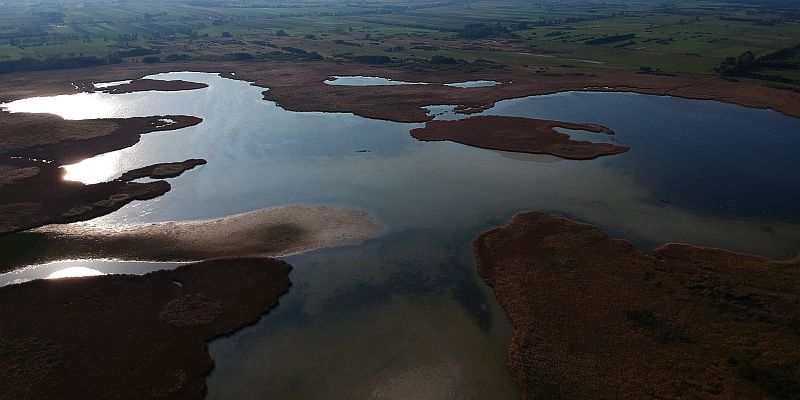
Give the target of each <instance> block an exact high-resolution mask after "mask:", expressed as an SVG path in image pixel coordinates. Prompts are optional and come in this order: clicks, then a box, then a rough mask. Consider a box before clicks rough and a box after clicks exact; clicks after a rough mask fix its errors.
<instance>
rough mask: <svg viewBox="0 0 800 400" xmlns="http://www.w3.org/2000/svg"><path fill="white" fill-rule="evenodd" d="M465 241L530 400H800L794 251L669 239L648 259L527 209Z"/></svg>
mask: <svg viewBox="0 0 800 400" xmlns="http://www.w3.org/2000/svg"><path fill="white" fill-rule="evenodd" d="M474 246H475V253H476V255H477V258H478V263H479V265H478V269H479V272H480V274H481V276H482V277H483V279H484V280H485V281H486V282H487V283H488V284H489V285H490V286H491V287H492V288H493V289H494V291H495V294H496V295H497V297H498V299H499V300H500V303H501V304H502V305H503V307H504V308H505V310H506V312H507V313H508V315H509V317H510V319H511V322H512V324H513V325H514V328H515V331H514V336H513V339H512V343H511V345H510V346H509V349H508V364H509V367H510V368H511V370H512V372H513V375H514V378H515V380H516V382H517V384H518V385H519V386H520V388H521V389H522V390H523V391H524V393H525V394H526V395H527V396H528V398H559V399H577V398H586V399H594V398H615V399H643V398H659V399H797V398H798V396H800V345H799V344H800V329H798V326H799V325H798V321H800V307H798V305H799V304H800V258H798V259H794V260H788V261H774V260H770V259H766V258H762V257H757V256H752V255H745V254H739V253H732V252H729V251H725V250H720V249H709V248H698V247H694V246H690V245H677V244H669V245H666V246H664V247H661V248H659V249H657V250H656V251H655V253H654V255H653V256H649V255H646V254H644V253H642V252H640V251H638V250H636V249H635V248H634V247H633V246H632V245H631V244H630V243H629V242H627V241H624V240H619V239H611V238H609V237H608V236H606V235H605V234H604V233H603V232H601V231H600V230H599V229H597V228H595V227H592V226H589V225H585V224H580V223H576V222H573V221H570V220H567V219H564V218H560V217H555V216H552V215H548V214H543V213H534V212H531V213H523V214H518V215H516V216H514V218H512V219H511V221H510V222H509V223H508V224H507V225H505V226H503V227H500V228H496V229H492V230H490V231H488V232H485V233H483V234H481V235H480V236H479V237H478V238H477V239H476V240H475V243H474Z"/></svg>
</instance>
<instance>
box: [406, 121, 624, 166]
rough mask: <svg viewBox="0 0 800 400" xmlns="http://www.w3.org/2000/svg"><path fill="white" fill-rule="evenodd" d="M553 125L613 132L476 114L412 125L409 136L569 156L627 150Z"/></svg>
mask: <svg viewBox="0 0 800 400" xmlns="http://www.w3.org/2000/svg"><path fill="white" fill-rule="evenodd" d="M554 128H565V129H574V130H583V131H588V132H593V133H598V134H607V135H613V134H614V132H613V131H612V130H611V129H608V128H606V127H603V126H599V125H593V124H577V123H573V122H562V121H550V120H543V119H532V118H520V117H501V116H478V117H470V118H466V119H462V120H455V121H429V122H427V123H425V127H424V128H416V129H412V130H411V136H413V137H415V138H416V139H419V140H422V141H441V140H449V141H451V142H456V143H461V144H465V145H468V146H474V147H481V148H484V149H493V150H503V151H512V152H518V153H532V154H549V155H553V156H556V157H561V158H567V159H572V160H588V159H593V158H597V157H600V156H606V155H612V154H619V153H624V152H626V151H628V150H629V148H628V147H627V146H621V145H618V144H612V143H592V142H588V141H578V140H572V139H570V137H569V135H568V134H565V133H561V132H558V131H556V130H555V129H554ZM600 138H601V137H600V136H599V135H598V139H600Z"/></svg>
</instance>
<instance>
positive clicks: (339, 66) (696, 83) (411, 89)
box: [0, 60, 800, 122]
mask: <svg viewBox="0 0 800 400" xmlns="http://www.w3.org/2000/svg"><path fill="white" fill-rule="evenodd" d="M181 70H191V71H201V72H219V71H227V72H225V73H223V74H222V75H223V76H225V77H227V78H232V79H240V80H244V81H248V82H253V83H254V84H255V85H258V86H261V87H265V88H267V87H268V88H269V90H268V91H265V92H264V98H265V99H267V100H271V101H275V102H277V103H278V105H280V106H281V107H283V108H286V109H288V110H292V111H328V112H351V113H354V114H356V115H360V116H363V117H367V118H378V119H385V120H391V121H399V122H424V121H428V120H430V119H431V117H430V116H428V115H427V111H426V110H425V108H424V107H425V106H428V105H432V104H452V105H457V106H458V108H457V110H459V111H461V112H477V111H481V110H484V109H486V108H489V107H491V106H492V105H494V103H495V102H497V101H500V100H504V99H511V98H519V97H525V96H531V95H540V94H549V93H557V92H563V91H570V90H578V91H602V92H637V93H644V94H654V95H670V96H677V97H685V98H692V99H706V100H718V101H723V102H727V103H733V104H739V105H743V106H746V107H755V108H772V109H775V110H776V111H778V112H781V113H784V114H787V115H792V116H800V93H795V92H792V91H787V90H781V89H776V88H771V87H766V86H761V85H757V84H753V83H747V82H731V81H727V80H724V79H720V78H717V77H708V76H694V75H681V76H667V75H654V74H637V73H633V72H629V71H619V70H612V69H597V68H592V69H582V68H574V67H551V68H550V69H549V72H548V73H547V74H536V73H533V72H531V71H529V70H528V69H525V68H524V67H520V66H503V65H499V64H494V63H471V64H458V65H455V66H450V65H447V66H441V65H436V64H430V63H405V64H398V63H393V64H390V65H381V66H376V65H367V64H360V63H356V62H338V61H272V60H267V61H258V62H231V61H228V62H207V61H194V62H188V63H168V64H131V65H115V66H105V67H94V68H84V69H78V70H68V71H48V72H26V73H12V74H6V75H4V76H3V81H2V82H0V100H2V101H10V100H16V99H21V98H25V97H31V96H41V95H52V94H64V93H74V92H76V91H81V90H88V88H89V87H90V85H89V84H88V82H97V81H117V80H125V79H135V78H139V77H143V76H146V75H149V74H154V73H159V72H168V71H181ZM232 73H235V74H232ZM333 75H338V76H348V75H363V76H380V77H385V78H391V79H395V80H402V81H408V82H421V81H423V82H431V83H435V84H433V85H399V86H362V87H352V86H336V85H327V84H325V83H324V81H325V80H326V79H328V78H329V77H330V76H333ZM469 80H493V81H498V82H501V83H502V84H501V85H497V86H492V87H480V88H466V89H465V88H456V87H450V86H445V85H443V84H444V83H450V82H459V81H469ZM73 82H75V83H76V84H75V85H73V84H72V83H73Z"/></svg>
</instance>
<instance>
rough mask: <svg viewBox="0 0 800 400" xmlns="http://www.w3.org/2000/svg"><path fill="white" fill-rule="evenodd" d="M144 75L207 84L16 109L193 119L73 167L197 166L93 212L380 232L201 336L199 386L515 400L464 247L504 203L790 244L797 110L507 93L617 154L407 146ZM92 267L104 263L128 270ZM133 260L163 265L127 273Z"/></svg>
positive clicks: (498, 320)
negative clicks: (605, 132)
mask: <svg viewBox="0 0 800 400" xmlns="http://www.w3.org/2000/svg"><path fill="white" fill-rule="evenodd" d="M155 77H156V78H159V77H161V78H164V77H169V78H171V79H186V80H190V81H197V82H205V83H208V84H209V85H210V87H208V88H206V89H201V90H197V91H191V92H174V93H157V92H156V93H154V92H150V93H134V94H125V95H105V94H91V95H81V97H74V96H73V97H65V98H56V99H52V98H51V99H40V100H30V101H28V102H27V103H24V102H22V103H16V104H13V105H12V109H16V110H30V111H47V110H49V111H58V112H63V113H66V114H68V115H71V116H73V117H76V118H77V117H79V118H88V117H102V116H134V115H152V114H190V115H197V116H201V117H203V118H204V122H203V123H202V124H200V125H198V126H196V127H191V128H186V129H183V130H180V131H174V132H163V133H152V134H147V135H145V136H143V137H142V141H141V142H140V143H139V144H137V145H136V146H133V147H131V148H128V149H124V150H121V151H117V152H112V153H108V154H105V155H101V156H98V157H95V158H93V159H89V160H86V161H84V162H82V163H79V164H77V165H74V166H70V167H69V173H70V176H71V177H72V178H73V179H80V180H83V181H86V182H92V181H102V180H106V179H110V178H113V177H115V176H117V175H119V174H120V173H121V172H123V171H125V170H128V169H131V168H136V167H142V166H145V165H148V164H152V163H156V162H167V161H180V160H184V159H187V158H205V159H207V160H208V164H207V165H205V166H202V167H199V168H196V169H194V170H191V171H188V172H187V173H185V174H184V175H182V176H181V177H178V178H176V179H173V180H171V183H172V185H173V190H172V191H171V192H169V193H168V194H167V195H165V196H163V197H161V198H158V199H155V200H151V201H147V202H137V203H134V204H131V205H128V206H126V207H124V208H123V209H121V210H119V211H118V212H116V213H113V214H111V215H108V216H106V217H102V218H99V219H96V220H93V221H91V222H89V223H90V224H101V225H109V226H114V225H119V224H127V223H139V222H152V221H165V220H176V219H179V220H182V219H199V218H211V217H219V216H224V215H230V214H233V213H238V212H243V211H249V210H253V209H258V208H263V207H269V206H274V205H280V204H291V203H295V204H296V203H301V204H322V203H324V204H331V205H341V206H353V207H358V208H361V209H364V210H367V211H369V212H371V213H372V214H373V215H375V216H376V217H377V218H378V219H379V220H380V222H381V223H382V224H383V225H385V226H386V227H387V231H386V233H385V234H384V235H383V236H381V237H379V238H376V239H373V240H370V241H368V242H366V243H364V244H363V245H360V246H351V247H342V248H335V249H324V250H319V251H315V252H311V253H307V254H302V255H297V256H292V257H288V258H287V260H288V261H289V262H290V263H291V264H292V265H293V266H294V267H295V269H294V270H293V272H292V274H291V279H292V282H293V284H294V286H293V287H292V289H291V290H290V292H289V294H287V295H286V296H284V297H283V298H281V304H280V305H279V306H278V307H277V308H276V309H275V310H274V311H273V312H271V313H270V314H269V315H268V317H266V318H264V319H262V321H261V322H259V323H258V324H257V325H255V326H253V327H249V328H246V329H244V330H242V331H241V332H239V333H237V334H236V335H234V336H232V337H230V338H225V339H220V340H217V341H215V342H213V343H211V345H210V351H211V355H212V357H213V358H214V360H215V361H216V364H217V366H216V369H215V370H214V372H213V373H212V374H211V375H210V377H209V380H208V383H209V398H212V399H217V398H243V399H247V398H253V399H255V398H259V399H260V398H265V397H269V398H281V397H285V398H289V397H291V398H301V399H302V398H309V399H311V398H328V397H335V398H376V399H384V398H431V399H446V398H494V399H501V398H518V397H519V395H518V393H517V391H516V389H515V388H514V385H513V382H512V381H511V379H510V376H509V374H508V372H507V370H506V368H505V347H506V345H507V343H508V340H509V339H510V334H511V327H510V326H509V323H508V321H507V319H506V318H505V316H504V314H503V312H502V309H501V308H500V307H499V305H498V304H497V302H496V301H495V299H494V296H493V295H492V293H491V291H490V290H489V289H488V288H487V287H486V286H485V285H484V284H483V283H482V282H481V280H480V279H479V277H478V276H477V274H476V272H475V261H474V257H473V255H472V250H471V241H472V239H473V238H474V237H475V235H476V234H477V233H479V232H481V231H482V230H485V229H488V228H490V227H493V226H497V225H500V224H502V223H504V222H505V221H506V220H507V218H508V217H509V216H510V215H512V214H513V213H515V212H518V211H522V210H531V209H535V210H550V211H556V212H560V213H562V214H566V215H569V216H571V217H573V218H576V219H579V220H581V221H585V222H589V223H593V224H597V225H599V226H601V227H602V228H603V229H605V230H606V231H608V232H610V233H611V234H613V235H615V236H620V237H624V238H628V239H631V240H633V241H634V243H636V244H637V245H639V246H640V247H641V248H643V249H645V250H648V249H649V248H651V247H652V246H655V245H659V244H661V243H664V242H673V241H679V242H690V243H696V244H700V245H714V246H722V247H726V248H730V249H734V250H741V251H749V252H755V253H758V254H764V255H769V256H775V257H788V256H791V255H794V254H795V253H796V251H797V249H798V243H800V225H799V224H798V222H800V221H798V217H799V216H798V213H797V212H795V211H794V207H793V204H792V202H793V200H794V199H797V198H798V194H800V193H798V192H800V174H797V173H796V171H798V170H800V168H799V167H800V158H798V157H796V155H795V153H796V151H797V149H798V148H800V119H793V118H789V117H785V116H782V115H780V114H777V113H775V112H772V111H768V110H753V109H746V108H742V107H737V106H732V105H727V104H722V103H717V102H710V101H691V100H684V99H676V98H669V97H656V96H644V95H637V94H618V93H579V92H570V93H563V94H557V95H550V96H539V97H530V98H524V99H517V100H509V101H503V102H500V103H498V104H497V106H496V107H494V108H493V109H491V110H489V111H487V114H497V115H516V116H529V117H539V118H550V119H563V120H568V121H573V122H587V123H598V124H602V125H606V126H608V127H610V128H612V129H614V130H615V131H616V132H617V135H616V136H614V137H604V136H601V137H599V139H600V140H602V141H608V140H614V141H618V142H620V143H622V144H625V145H628V146H630V147H631V151H630V152H628V153H625V154H622V155H617V156H611V157H605V158H601V159H597V160H592V161H566V160H559V159H557V158H554V157H548V156H533V155H523V154H513V153H504V152H495V151H488V150H482V149H475V148H470V147H467V146H463V145H458V144H455V143H449V142H433V143H420V142H417V141H416V140H415V139H413V138H411V137H410V136H409V135H408V131H409V129H411V128H414V127H418V126H421V124H400V123H394V122H386V121H376V120H369V119H364V118H360V117H356V116H353V115H349V114H325V113H295V112H289V111H285V110H282V109H280V108H279V107H277V106H275V104H274V103H271V102H266V101H263V100H261V91H262V89H261V88H256V87H252V86H249V85H248V84H246V83H243V82H238V81H233V80H227V79H222V78H220V77H217V76H215V75H210V74H194V73H173V74H166V75H159V76H155ZM75 104H81V105H83V106H81V107H76V106H75ZM431 108H432V111H433V112H435V113H437V114H439V113H441V115H439V116H438V118H461V117H462V116H456V115H453V114H452V113H449V112H448V110H449V109H451V108H452V107H446V106H436V107H431ZM69 113H72V114H69ZM569 133H570V134H571V135H573V134H574V135H575V136H576V138H578V139H585V138H586V137H592V136H591V135H590V134H587V133H581V132H569ZM0 245H2V243H0ZM80 263H81V261H73V262H71V263H70V264H69V266H78V265H80ZM87 265H90V268H93V269H97V270H99V271H102V272H118V271H119V270H120V268H134V267H133V266H132V265H127V264H126V265H125V266H123V267H120V265H119V264H118V263H115V262H109V261H91V264H87ZM47 268H50V269H44V267H32V268H29V269H27V270H24V271H18V272H16V273H15V274H16V275H14V276H13V279H25V278H26V277H28V278H32V277H41V276H47V275H48V274H49V273H50V272H52V271H53V269H54V268H55V267H53V266H52V265H51V266H48V267H47ZM137 268H138V269H137ZM148 268H150V269H152V268H158V266H154V265H145V264H141V265H139V266H137V267H135V268H134V269H136V270H137V271H138V272H141V271H143V270H146V269H148ZM37 271H38V272H37ZM45 272H46V273H45ZM37 274H38V275H37ZM5 278H6V281H10V280H12V279H8V278H10V276H9V275H6V276H5Z"/></svg>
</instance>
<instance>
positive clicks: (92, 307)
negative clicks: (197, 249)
mask: <svg viewBox="0 0 800 400" xmlns="http://www.w3.org/2000/svg"><path fill="white" fill-rule="evenodd" d="M290 269H291V267H290V266H289V264H287V263H285V262H283V261H279V260H275V259H269V258H243V259H219V260H211V261H204V262H201V263H196V264H190V265H185V266H182V267H179V268H177V269H175V270H162V271H157V272H152V273H149V274H147V275H143V276H137V275H106V276H100V277H89V278H66V279H58V280H36V281H32V282H27V283H23V284H19V285H11V286H6V287H3V288H0V320H2V321H3V323H2V324H0V399H9V400H10V399H14V400H25V399H37V400H38V399H137V400H138V399H151V398H160V399H200V398H202V395H203V393H204V392H205V387H206V386H205V375H206V374H207V373H208V372H209V371H210V370H211V368H212V367H213V361H212V360H211V358H210V357H209V355H208V352H207V344H206V342H208V341H209V340H211V339H213V338H216V337H220V336H224V335H229V334H231V333H233V332H234V331H236V330H238V329H240V328H242V327H244V326H247V325H250V324H253V323H255V322H256V321H258V319H259V318H260V317H261V316H262V315H263V314H264V313H266V312H267V311H268V310H270V309H271V308H272V307H274V306H275V305H277V304H278V297H279V296H280V295H281V294H283V293H285V292H286V291H287V290H288V288H289V285H290V283H289V278H288V274H289V270H290Z"/></svg>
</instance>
